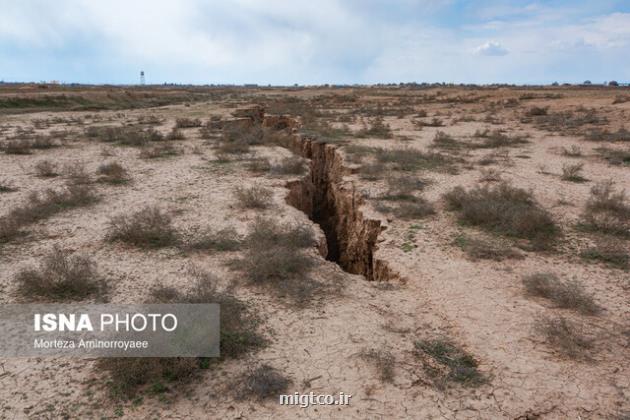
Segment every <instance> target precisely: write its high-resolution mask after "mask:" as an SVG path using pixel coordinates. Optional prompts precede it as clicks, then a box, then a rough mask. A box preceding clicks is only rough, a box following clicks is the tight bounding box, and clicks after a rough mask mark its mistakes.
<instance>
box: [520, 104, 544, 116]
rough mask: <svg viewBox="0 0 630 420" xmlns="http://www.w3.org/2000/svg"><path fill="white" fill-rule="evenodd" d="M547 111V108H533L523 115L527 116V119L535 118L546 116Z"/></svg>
mask: <svg viewBox="0 0 630 420" xmlns="http://www.w3.org/2000/svg"><path fill="white" fill-rule="evenodd" d="M548 111H549V107H548V106H546V107H540V106H533V107H531V108H530V109H528V110H527V111H526V112H525V115H527V116H528V117H537V116H541V115H547V113H548Z"/></svg>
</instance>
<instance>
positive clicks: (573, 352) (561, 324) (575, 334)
mask: <svg viewBox="0 0 630 420" xmlns="http://www.w3.org/2000/svg"><path fill="white" fill-rule="evenodd" d="M535 331H536V332H538V333H540V334H542V335H543V336H544V338H545V339H546V341H547V342H548V343H549V344H551V345H552V346H554V347H556V348H557V349H558V350H560V351H561V352H562V353H563V354H564V355H566V356H568V357H570V358H572V359H579V358H588V353H589V350H591V349H592V348H593V340H592V339H590V338H589V337H587V336H586V335H585V334H584V332H583V329H582V328H581V327H580V326H578V325H576V324H574V323H572V322H570V321H568V320H567V319H566V318H564V317H557V318H547V317H543V318H540V319H538V320H537V321H536V325H535Z"/></svg>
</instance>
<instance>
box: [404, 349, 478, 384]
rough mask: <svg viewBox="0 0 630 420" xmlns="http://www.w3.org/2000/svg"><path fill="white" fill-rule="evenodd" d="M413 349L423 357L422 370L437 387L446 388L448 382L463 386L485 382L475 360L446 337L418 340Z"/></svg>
mask: <svg viewBox="0 0 630 420" xmlns="http://www.w3.org/2000/svg"><path fill="white" fill-rule="evenodd" d="M415 351H416V355H417V356H418V357H420V358H423V359H425V363H424V366H423V367H424V370H425V371H426V372H427V373H428V375H429V376H430V377H431V379H432V380H433V383H434V385H435V386H437V387H438V388H441V389H443V388H446V387H447V386H448V384H449V383H450V382H455V383H459V384H461V385H463V386H478V385H481V384H483V383H485V382H486V378H484V376H483V375H482V374H481V373H480V372H479V371H478V370H477V367H478V362H477V360H475V358H474V357H473V356H471V355H470V354H468V353H467V352H465V351H464V350H463V349H461V348H459V347H457V346H456V345H455V344H454V343H452V342H451V341H450V340H448V339H445V338H442V337H437V338H431V339H425V340H418V341H416V342H415Z"/></svg>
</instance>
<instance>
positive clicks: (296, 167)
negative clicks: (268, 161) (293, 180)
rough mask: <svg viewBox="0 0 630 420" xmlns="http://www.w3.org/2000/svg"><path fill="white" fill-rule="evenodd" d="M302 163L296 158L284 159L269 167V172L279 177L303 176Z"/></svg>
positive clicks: (303, 167) (303, 168)
mask: <svg viewBox="0 0 630 420" xmlns="http://www.w3.org/2000/svg"><path fill="white" fill-rule="evenodd" d="M305 169H306V168H305V166H304V161H303V160H302V159H300V158H298V157H296V156H291V157H286V158H283V159H282V160H280V161H279V162H277V163H276V164H274V165H271V172H272V173H274V174H280V175H303V174H304V172H305Z"/></svg>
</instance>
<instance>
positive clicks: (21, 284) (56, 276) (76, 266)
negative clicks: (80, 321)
mask: <svg viewBox="0 0 630 420" xmlns="http://www.w3.org/2000/svg"><path fill="white" fill-rule="evenodd" d="M15 282H16V283H17V285H18V292H19V293H20V295H22V297H24V298H26V299H29V300H51V301H66V300H80V299H85V298H87V297H93V296H97V297H102V296H103V295H104V294H105V292H106V290H107V287H106V283H105V281H104V280H103V279H102V278H101V277H100V275H99V274H98V272H97V270H96V263H95V262H94V261H93V260H92V259H90V258H89V257H87V256H85V255H71V254H70V253H69V252H68V251H64V250H61V249H60V248H57V247H55V248H54V249H53V250H52V251H51V252H49V253H48V254H47V255H46V256H45V257H44V258H43V260H42V262H41V263H40V265H39V268H38V269H37V268H34V267H31V268H26V269H23V270H21V271H19V272H18V273H17V274H16V276H15Z"/></svg>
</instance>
